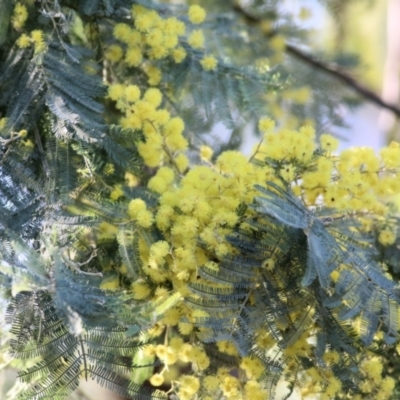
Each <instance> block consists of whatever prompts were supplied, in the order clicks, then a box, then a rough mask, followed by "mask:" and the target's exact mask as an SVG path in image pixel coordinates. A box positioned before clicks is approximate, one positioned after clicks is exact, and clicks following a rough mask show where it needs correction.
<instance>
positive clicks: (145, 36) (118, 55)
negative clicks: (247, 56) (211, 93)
mask: <svg viewBox="0 0 400 400" xmlns="http://www.w3.org/2000/svg"><path fill="white" fill-rule="evenodd" d="M132 17H133V21H134V23H133V26H132V27H131V26H129V25H128V24H126V23H118V24H116V25H115V26H114V32H113V33H114V37H115V39H117V40H118V41H119V42H120V44H111V45H110V46H108V47H107V49H106V50H105V53H104V56H105V58H106V59H107V60H109V61H111V62H115V63H116V62H120V61H121V60H123V61H124V62H125V63H126V65H128V66H130V67H140V68H142V69H143V70H144V71H145V73H146V74H147V75H148V77H149V79H148V83H149V84H150V85H154V86H156V85H158V84H159V83H160V81H161V72H160V70H158V69H157V68H156V67H155V65H154V64H153V63H154V61H157V60H161V59H165V58H167V57H169V58H171V59H172V60H174V62H175V63H181V62H182V61H183V60H184V59H185V58H186V55H187V54H186V50H185V48H184V47H183V46H182V45H180V41H181V40H182V39H183V37H184V36H185V34H186V26H185V24H184V22H182V21H180V20H178V19H177V18H176V17H170V18H163V17H161V15H160V14H159V13H157V12H156V11H155V10H150V9H148V8H146V7H143V6H140V5H134V6H133V7H132ZM205 17H206V12H205V10H204V9H203V8H202V7H200V6H198V5H192V6H190V7H189V10H188V19H189V21H190V22H191V23H192V24H200V23H202V22H203V21H204V19H205ZM186 40H187V43H188V44H189V45H190V46H191V47H193V48H194V49H202V48H204V42H205V38H204V34H203V31H202V30H200V29H193V30H192V31H191V32H190V33H189V34H188V35H187V38H186ZM200 64H201V65H202V67H203V68H204V70H206V71H212V70H215V69H216V67H217V64H218V62H217V59H216V58H215V57H214V56H212V55H205V56H204V57H203V58H202V59H201V60H200ZM154 69H155V70H154ZM152 70H153V71H152ZM156 75H157V76H156Z"/></svg>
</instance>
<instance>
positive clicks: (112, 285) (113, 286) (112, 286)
mask: <svg viewBox="0 0 400 400" xmlns="http://www.w3.org/2000/svg"><path fill="white" fill-rule="evenodd" d="M118 288H119V279H118V277H112V278H106V279H104V280H103V281H102V282H101V284H100V289H103V290H117V289H118Z"/></svg>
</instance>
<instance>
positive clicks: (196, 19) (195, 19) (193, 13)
mask: <svg viewBox="0 0 400 400" xmlns="http://www.w3.org/2000/svg"><path fill="white" fill-rule="evenodd" d="M188 17H189V21H190V22H191V23H192V24H201V23H202V22H203V21H204V19H205V18H206V12H205V10H204V8H203V7H200V6H198V5H194V6H190V7H189V11H188Z"/></svg>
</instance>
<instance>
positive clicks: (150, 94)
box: [143, 88, 162, 107]
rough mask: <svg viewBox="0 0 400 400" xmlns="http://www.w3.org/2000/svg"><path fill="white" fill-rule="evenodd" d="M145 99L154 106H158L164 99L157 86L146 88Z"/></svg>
mask: <svg viewBox="0 0 400 400" xmlns="http://www.w3.org/2000/svg"><path fill="white" fill-rule="evenodd" d="M143 99H144V100H146V101H148V102H149V103H150V104H151V105H153V106H154V107H158V106H159V105H160V104H161V101H162V94H161V92H160V91H159V90H158V89H157V88H150V89H147V90H146V93H145V94H144V96H143Z"/></svg>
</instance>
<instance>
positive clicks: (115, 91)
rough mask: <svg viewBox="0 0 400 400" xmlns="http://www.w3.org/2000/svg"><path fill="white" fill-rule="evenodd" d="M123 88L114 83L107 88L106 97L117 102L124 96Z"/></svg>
mask: <svg viewBox="0 0 400 400" xmlns="http://www.w3.org/2000/svg"><path fill="white" fill-rule="evenodd" d="M124 92H125V89H124V86H123V85H121V84H119V83H114V84H112V85H110V86H109V87H108V97H109V98H110V99H111V100H114V101H117V100H119V99H120V98H122V97H123V96H124Z"/></svg>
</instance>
